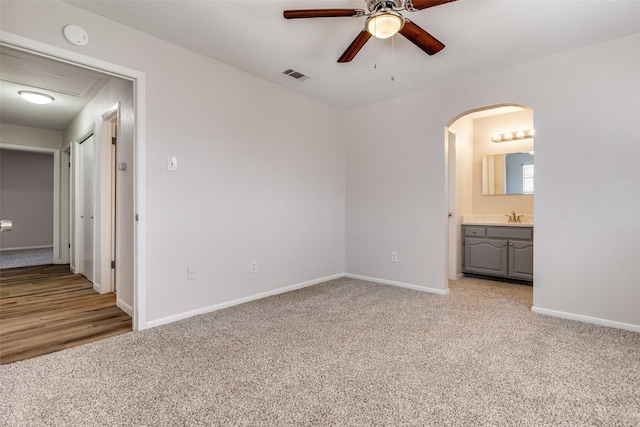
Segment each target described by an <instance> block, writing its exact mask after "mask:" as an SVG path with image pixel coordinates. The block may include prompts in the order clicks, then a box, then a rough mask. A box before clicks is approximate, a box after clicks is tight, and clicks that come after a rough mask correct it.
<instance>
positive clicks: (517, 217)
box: [505, 211, 524, 223]
mask: <svg viewBox="0 0 640 427" xmlns="http://www.w3.org/2000/svg"><path fill="white" fill-rule="evenodd" d="M505 216H506V217H507V218H509V221H507V222H519V223H521V222H522V221H521V220H520V218H522V217H523V216H524V215H516V211H511V215H505Z"/></svg>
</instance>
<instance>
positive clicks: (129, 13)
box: [0, 0, 640, 130]
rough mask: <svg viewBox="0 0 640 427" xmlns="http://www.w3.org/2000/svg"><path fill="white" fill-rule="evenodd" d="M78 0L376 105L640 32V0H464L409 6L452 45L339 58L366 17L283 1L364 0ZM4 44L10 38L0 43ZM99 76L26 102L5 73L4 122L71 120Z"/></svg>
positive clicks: (337, 102) (382, 45) (267, 74)
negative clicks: (300, 15) (304, 13)
mask: <svg viewBox="0 0 640 427" xmlns="http://www.w3.org/2000/svg"><path fill="white" fill-rule="evenodd" d="M69 3H71V4H74V5H76V6H78V7H80V8H83V9H86V10H88V11H91V12H94V13H97V14H99V15H102V16H104V17H106V18H109V19H112V20H114V21H117V22H120V23H122V24H125V25H128V26H130V27H133V28H136V29H138V30H140V31H143V32H146V33H148V34H151V35H154V36H156V37H159V38H161V39H164V40H167V41H170V42H172V43H174V44H177V45H180V46H182V47H184V48H187V49H190V50H192V51H195V52H198V53H200V54H203V55H206V56H209V57H211V58H214V59H217V60H219V61H222V62H224V63H227V64H229V65H231V66H233V67H236V68H238V69H241V70H244V71H246V72H248V73H251V74H253V75H255V76H258V77H260V78H263V79H266V80H269V81H272V82H274V83H276V84H279V85H282V86H286V87H288V88H290V89H292V90H295V91H298V92H301V93H303V94H306V95H308V96H311V97H313V98H316V99H318V100H321V101H323V102H326V103H329V104H331V105H334V106H337V107H340V108H353V107H358V106H362V105H367V104H370V103H374V102H378V101H381V100H384V99H389V98H394V97H397V96H401V95H404V94H408V93H411V92H415V91H419V90H422V89H427V88H429V87H433V86H437V85H441V84H445V83H448V82H453V81H457V80H461V79H465V78H468V77H471V76H474V75H478V74H481V73H485V72H489V71H491V70H494V69H498V68H502V67H505V66H509V65H514V64H519V63H524V62H527V61H530V60H533V59H536V58H540V57H544V56H547V55H551V54H554V53H558V52H562V51H565V50H569V49H574V48H578V47H581V46H587V45H591V44H594V43H598V42H602V41H606V40H610V39H613V38H617V37H622V36H624V35H628V34H633V33H637V32H640V0H631V1H619V0H590V1H580V0H573V1H569V0H566V1H560V0H554V1H547V0H458V1H456V2H453V3H448V4H444V5H441V6H436V7H433V8H429V9H424V10H422V11H419V12H413V13H412V12H403V13H404V15H405V17H408V18H410V19H411V20H412V21H413V22H415V23H416V24H418V25H419V26H420V27H422V28H424V29H425V30H427V31H428V32H429V33H431V34H432V35H433V36H435V37H436V38H438V39H439V40H440V41H442V42H443V43H444V44H445V45H446V47H445V49H444V50H443V51H441V52H439V53H437V54H436V55H434V56H428V55H426V54H425V53H424V52H422V51H421V50H420V49H418V48H417V47H416V46H414V45H413V44H411V43H410V42H409V41H408V40H406V39H405V38H404V37H402V36H400V35H398V36H396V37H394V38H393V39H392V40H377V39H374V38H371V39H370V40H369V42H368V43H367V44H366V45H365V46H364V47H363V49H362V50H361V51H360V53H358V55H357V56H356V57H355V59H354V60H353V61H352V62H350V63H345V64H338V63H337V62H336V61H337V59H338V57H339V56H340V55H341V54H342V52H344V50H345V49H346V48H347V46H348V45H349V44H350V43H351V41H352V40H353V39H354V38H355V36H356V35H357V34H358V33H359V32H360V31H361V29H362V28H363V25H364V18H363V17H361V18H316V19H297V20H286V19H284V18H283V17H282V11H283V10H285V9H308V8H358V9H366V1H365V0H340V1H338V0H316V1H310V0H288V1H279V0H254V1H247V0H233V1H221V0H200V1H185V0H179V1H175V0H173V1H172V0H168V1H156V0H142V1H137V0H135V1H134V0H127V1H111V0H107V1H104V0H90V1H69ZM74 24H77V25H81V26H82V25H83V23H82V22H74ZM88 30H89V29H88ZM89 33H90V31H89ZM89 36H90V37H91V34H89ZM2 52H3V53H7V52H11V50H8V49H7V48H2ZM23 59H24V60H25V61H27V65H28V66H29V67H33V70H34V72H37V71H38V70H40V71H43V70H44V71H45V72H50V71H52V67H53V69H54V70H57V71H55V72H58V73H59V74H60V75H61V76H66V77H69V76H77V75H78V73H80V74H84V73H88V70H81V69H78V68H76V67H73V66H69V65H68V64H58V65H56V64H54V63H52V62H49V61H48V60H45V59H42V58H40V59H38V58H35V57H29V56H28V55H26V56H24V57H23ZM287 68H293V69H296V70H298V71H301V72H303V73H305V74H308V75H310V76H312V77H313V79H310V80H307V81H305V82H298V81H295V80H293V79H291V78H289V77H286V76H284V75H283V74H282V71H284V70H285V69H287ZM89 74H90V73H89ZM2 75H4V73H2ZM94 77H95V78H97V79H99V80H100V81H99V82H97V83H96V84H95V86H94V87H93V89H92V90H90V91H88V92H87V93H85V94H84V95H83V96H71V95H68V94H55V93H52V94H53V95H54V97H56V101H57V102H55V103H53V104H49V105H47V106H33V105H30V104H27V103H25V102H24V101H22V100H20V99H19V98H17V90H18V89H25V87H24V84H23V85H22V86H20V87H18V86H16V85H17V83H15V82H8V81H2V82H1V85H0V89H1V92H0V96H1V97H2V102H0V115H1V118H2V122H4V123H13V124H19V125H23V126H31V127H39V128H46V129H56V130H61V129H64V128H65V127H66V125H67V124H68V122H69V121H70V120H71V119H72V118H73V117H74V116H75V115H76V114H77V112H78V111H79V110H80V109H81V108H82V107H83V106H84V104H85V103H86V102H87V101H88V100H89V99H91V97H92V96H93V95H94V94H95V93H96V89H99V88H100V87H102V85H104V83H105V82H106V80H107V79H108V78H109V76H105V75H100V74H99V73H98V74H96V75H94ZM392 77H393V79H392ZM83 78H84V77H83ZM3 80H4V78H3ZM31 82H32V83H33V80H31ZM28 88H29V87H27V89H28ZM32 88H34V89H37V85H33V87H32ZM36 107H37V108H36ZM43 107H44V108H43Z"/></svg>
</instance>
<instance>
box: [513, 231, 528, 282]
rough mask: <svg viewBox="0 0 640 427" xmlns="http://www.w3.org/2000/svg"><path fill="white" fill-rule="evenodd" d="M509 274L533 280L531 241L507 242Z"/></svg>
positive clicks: (517, 277)
mask: <svg viewBox="0 0 640 427" xmlns="http://www.w3.org/2000/svg"><path fill="white" fill-rule="evenodd" d="M509 276H510V277H514V278H516V279H523V280H533V242H518V241H513V240H511V241H510V242H509Z"/></svg>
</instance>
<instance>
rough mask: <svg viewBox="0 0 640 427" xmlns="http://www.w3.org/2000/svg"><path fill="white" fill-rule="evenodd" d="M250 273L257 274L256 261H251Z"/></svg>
mask: <svg viewBox="0 0 640 427" xmlns="http://www.w3.org/2000/svg"><path fill="white" fill-rule="evenodd" d="M251 272H252V273H257V272H258V261H251Z"/></svg>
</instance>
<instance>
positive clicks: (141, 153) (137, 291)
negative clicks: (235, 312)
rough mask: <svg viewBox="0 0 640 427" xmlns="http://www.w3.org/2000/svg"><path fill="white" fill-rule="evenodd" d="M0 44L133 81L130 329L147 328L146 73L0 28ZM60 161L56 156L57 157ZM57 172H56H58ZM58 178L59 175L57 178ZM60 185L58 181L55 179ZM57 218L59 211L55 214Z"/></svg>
mask: <svg viewBox="0 0 640 427" xmlns="http://www.w3.org/2000/svg"><path fill="white" fill-rule="evenodd" d="M0 44H2V45H5V46H7V47H11V48H13V49H18V50H22V51H25V52H28V53H31V54H34V55H39V56H45V57H48V58H51V59H54V60H58V61H62V62H66V63H70V64H72V65H75V66H78V67H83V68H89V69H93V70H97V71H100V72H102V73H105V74H109V75H112V76H116V77H119V78H123V79H126V80H129V81H131V82H133V95H134V117H135V123H134V136H133V159H134V168H135V171H134V185H133V187H134V188H133V193H134V211H135V218H136V222H135V227H134V238H133V242H134V243H133V254H134V260H133V264H134V277H133V282H134V283H133V305H134V307H133V329H134V330H142V329H146V328H147V316H146V315H147V313H146V283H147V273H146V264H147V263H146V256H147V248H146V241H147V238H146V237H147V233H146V222H145V220H146V199H147V193H146V172H147V168H146V75H145V73H143V72H141V71H138V70H134V69H131V68H128V67H123V66H121V65H118V64H115V63H112V62H108V61H105V60H102V59H99V58H94V57H91V56H87V55H83V54H81V53H78V52H74V51H70V50H67V49H63V48H60V47H57V46H53V45H49V44H46V43H43V42H40V41H37V40H33V39H29V38H26V37H22V36H19V35H17V34H13V33H9V32H7V31H0ZM58 162H59V157H58ZM58 176H59V173H58ZM58 179H59V178H58ZM58 185H59V182H58ZM55 215H56V218H58V216H57V215H59V207H58V213H56V214H55Z"/></svg>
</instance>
